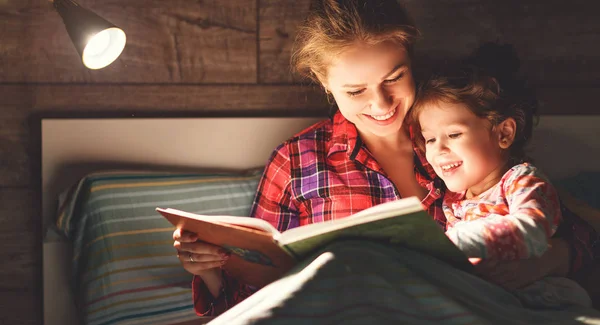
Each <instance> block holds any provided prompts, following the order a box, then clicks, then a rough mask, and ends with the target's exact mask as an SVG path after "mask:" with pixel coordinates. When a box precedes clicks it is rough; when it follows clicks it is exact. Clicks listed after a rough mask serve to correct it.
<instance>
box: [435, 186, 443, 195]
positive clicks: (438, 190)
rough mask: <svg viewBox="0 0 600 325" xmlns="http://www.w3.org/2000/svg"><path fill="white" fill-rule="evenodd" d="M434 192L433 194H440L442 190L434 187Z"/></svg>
mask: <svg viewBox="0 0 600 325" xmlns="http://www.w3.org/2000/svg"><path fill="white" fill-rule="evenodd" d="M434 193H435V195H440V194H441V193H442V192H441V191H440V189H439V188H436V189H435V192H434Z"/></svg>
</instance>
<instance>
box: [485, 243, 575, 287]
mask: <svg viewBox="0 0 600 325" xmlns="http://www.w3.org/2000/svg"><path fill="white" fill-rule="evenodd" d="M551 244H552V246H550V247H549V248H548V250H547V251H546V252H545V253H544V255H542V256H541V257H539V258H532V259H527V260H515V261H486V260H482V261H480V262H479V263H474V264H475V271H476V273H477V274H478V275H479V276H481V277H482V278H484V279H486V280H488V281H490V282H492V283H495V284H497V285H500V286H502V287H504V288H506V289H509V290H513V289H518V288H521V287H524V286H526V285H528V284H531V283H533V282H535V281H537V280H539V279H541V278H543V277H545V276H549V275H552V276H566V275H567V273H568V270H569V248H568V245H567V243H566V242H565V241H564V240H562V239H560V238H553V239H552V240H551Z"/></svg>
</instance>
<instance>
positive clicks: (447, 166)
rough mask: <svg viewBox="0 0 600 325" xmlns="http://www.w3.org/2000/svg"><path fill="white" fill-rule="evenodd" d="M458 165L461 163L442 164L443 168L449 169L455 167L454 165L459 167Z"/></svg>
mask: <svg viewBox="0 0 600 325" xmlns="http://www.w3.org/2000/svg"><path fill="white" fill-rule="evenodd" d="M458 166H460V163H453V164H450V165H445V166H442V169H443V170H448V169H451V168H454V167H458Z"/></svg>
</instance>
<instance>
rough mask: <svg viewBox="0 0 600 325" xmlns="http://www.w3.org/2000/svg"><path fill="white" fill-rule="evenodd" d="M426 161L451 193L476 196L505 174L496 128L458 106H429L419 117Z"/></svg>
mask: <svg viewBox="0 0 600 325" xmlns="http://www.w3.org/2000/svg"><path fill="white" fill-rule="evenodd" d="M419 123H420V125H421V130H422V135H423V138H424V139H425V150H426V157H427V161H428V162H429V163H430V164H431V166H432V167H433V169H434V170H435V173H436V174H437V175H438V176H439V177H440V178H441V179H442V180H444V183H446V186H447V187H448V189H449V190H451V191H453V192H464V191H467V192H466V194H467V198H471V197H473V196H477V195H479V194H481V193H483V192H484V191H486V190H488V189H489V188H491V187H492V186H494V185H495V184H497V183H498V182H499V181H500V179H501V178H502V176H503V175H504V173H505V172H506V164H507V155H506V152H505V150H504V149H506V145H505V142H504V141H503V140H501V138H502V137H501V135H500V134H499V132H498V131H497V128H493V127H492V124H491V123H490V122H489V121H488V120H487V119H485V118H480V117H478V116H476V115H475V114H474V113H473V112H471V111H470V110H469V109H468V108H467V107H465V106H464V105H461V104H447V103H439V104H431V105H428V106H426V107H425V108H424V109H423V111H422V112H421V113H420V114H419Z"/></svg>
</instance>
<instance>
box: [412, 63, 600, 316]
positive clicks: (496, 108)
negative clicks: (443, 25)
mask: <svg viewBox="0 0 600 325" xmlns="http://www.w3.org/2000/svg"><path fill="white" fill-rule="evenodd" d="M535 108H536V106H535V105H534V104H533V103H532V102H531V101H527V100H521V99H519V98H518V97H516V96H511V94H509V93H507V92H506V91H504V90H502V89H501V88H500V86H499V84H498V82H497V81H496V80H495V79H494V78H491V77H489V76H486V75H484V74H483V73H482V72H481V71H478V70H477V69H475V68H473V67H466V68H463V69H460V70H459V71H457V73H456V74H455V75H453V74H452V73H449V74H448V75H445V76H434V77H432V78H430V79H429V80H427V81H426V82H424V83H423V84H422V85H421V86H420V88H419V90H418V92H417V97H416V99H415V103H414V105H413V108H412V112H411V114H412V119H413V122H414V123H413V124H414V131H415V134H416V135H417V137H416V139H415V140H416V141H417V145H418V146H419V147H420V148H422V149H424V151H425V155H426V158H427V161H428V162H429V163H430V164H431V166H432V167H433V169H434V170H435V172H436V174H437V175H438V176H439V177H440V178H442V179H443V180H444V183H445V184H446V186H447V189H448V191H447V192H446V194H445V196H444V199H443V211H444V214H445V216H446V219H447V231H446V234H447V235H448V237H449V238H450V239H451V240H452V241H453V242H454V243H455V244H456V245H457V246H458V247H459V248H460V249H461V250H462V251H463V252H464V253H465V254H466V255H467V256H468V257H471V258H481V259H485V260H497V261H506V260H516V259H529V258H532V257H539V256H541V255H542V254H543V253H544V252H545V251H546V250H547V249H548V246H549V242H550V238H551V237H552V235H554V233H555V232H556V229H557V228H558V226H559V224H560V222H561V219H562V214H561V207H560V201H559V198H558V194H557V192H556V190H555V188H554V187H553V186H552V184H550V182H549V181H548V179H547V178H546V176H544V175H543V174H542V173H541V172H540V171H539V170H538V169H537V168H536V167H535V166H533V165H532V164H530V163H528V162H527V158H526V156H525V154H524V146H525V144H526V143H527V140H528V139H529V138H530V136H531V132H532V128H533V116H534V112H535ZM419 134H420V135H421V137H419V136H418V135H419ZM517 295H518V296H519V297H520V298H521V299H522V301H523V302H524V303H526V304H528V305H531V306H539V307H555V306H559V305H566V304H578V305H590V299H589V297H588V296H587V294H586V292H585V291H584V290H583V289H582V288H581V287H579V286H578V285H577V284H576V283H575V282H573V281H571V280H568V279H566V278H564V279H563V278H547V279H544V280H542V281H538V282H537V283H534V284H533V285H531V286H528V287H526V288H523V289H521V290H519V291H517Z"/></svg>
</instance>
